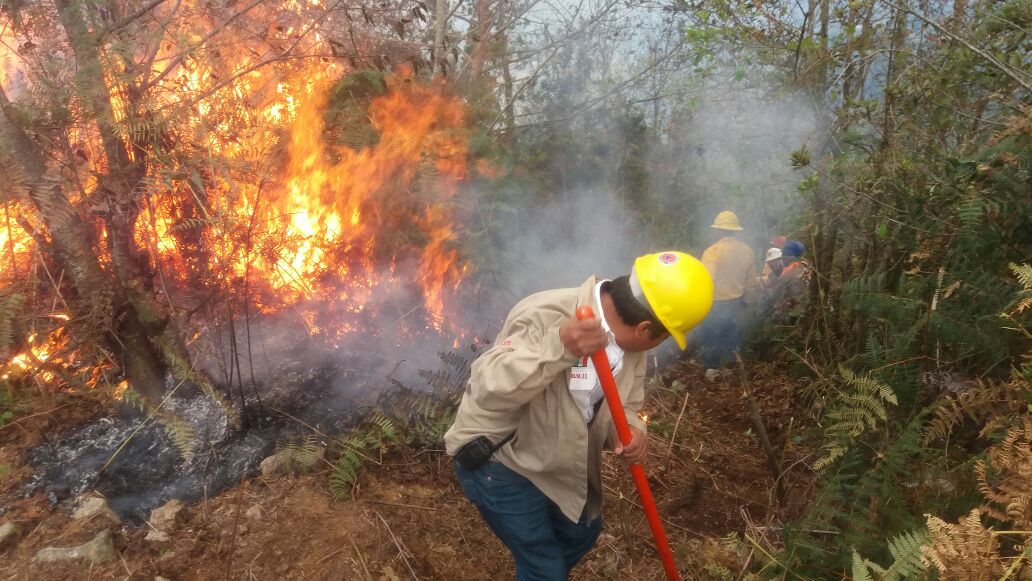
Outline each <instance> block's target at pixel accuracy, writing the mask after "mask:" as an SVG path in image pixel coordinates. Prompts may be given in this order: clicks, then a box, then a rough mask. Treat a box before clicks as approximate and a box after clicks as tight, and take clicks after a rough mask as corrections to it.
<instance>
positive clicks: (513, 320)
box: [444, 277, 645, 522]
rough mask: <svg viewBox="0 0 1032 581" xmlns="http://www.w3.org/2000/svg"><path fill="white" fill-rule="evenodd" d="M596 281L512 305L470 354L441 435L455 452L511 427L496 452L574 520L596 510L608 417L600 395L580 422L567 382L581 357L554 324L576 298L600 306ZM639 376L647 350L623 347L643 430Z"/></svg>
mask: <svg viewBox="0 0 1032 581" xmlns="http://www.w3.org/2000/svg"><path fill="white" fill-rule="evenodd" d="M595 284H596V279H595V277H591V278H589V279H588V280H587V281H585V282H584V283H583V284H582V285H581V286H580V287H579V288H568V289H560V290H553V291H545V292H541V293H537V294H535V295H531V296H530V297H527V298H526V299H524V300H522V301H521V302H520V303H519V304H517V305H516V306H515V307H513V309H512V311H511V312H510V313H509V316H508V317H507V318H506V319H505V323H504V325H503V326H502V330H501V332H500V333H499V334H498V338H497V339H496V340H495V343H494V345H493V346H492V347H491V348H490V349H488V350H487V351H486V352H484V354H483V355H481V356H480V357H479V358H478V359H477V360H476V361H474V362H473V370H472V375H471V377H470V380H469V383H468V384H467V385H466V392H465V393H464V394H463V396H462V402H461V403H460V404H459V410H458V413H457V414H456V417H455V423H454V424H453V425H452V427H451V428H450V429H449V430H448V433H446V434H445V435H444V443H445V446H446V448H447V450H448V454H450V455H452V456H454V455H455V454H456V453H457V452H458V451H459V450H460V449H461V448H462V446H464V445H465V444H466V443H467V442H469V441H470V440H472V439H474V438H476V437H477V436H487V437H488V438H489V439H490V440H491V441H492V442H499V441H501V440H502V439H503V438H505V437H506V436H508V435H509V434H511V433H513V432H515V433H516V437H515V438H513V440H512V441H511V442H509V443H508V444H506V445H505V446H503V447H502V448H501V449H500V450H498V452H496V453H495V457H496V459H497V460H498V461H499V462H501V463H502V464H504V465H505V466H507V467H508V468H510V469H512V470H513V471H515V472H517V473H519V474H521V475H523V476H524V477H526V478H527V479H528V480H530V481H531V482H533V483H534V485H535V486H537V488H538V490H540V491H541V492H543V493H544V494H545V495H546V496H548V498H550V499H551V500H552V501H553V502H555V503H556V505H558V506H559V508H560V509H561V510H562V511H563V514H564V515H566V517H567V518H569V519H570V520H571V521H573V522H577V521H578V520H579V519H580V516H581V513H582V512H583V511H584V509H585V507H587V508H588V516H589V518H594V517H596V516H598V515H599V514H600V513H601V509H602V475H601V468H600V466H601V457H602V448H603V446H604V445H605V444H606V440H607V439H608V437H609V434H610V432H611V431H612V429H613V419H612V416H611V415H610V414H609V407H608V406H607V405H606V404H605V403H604V402H603V403H602V405H601V407H600V408H599V410H598V412H597V413H596V414H595V417H594V419H593V420H592V422H591V423H590V424H585V423H584V418H583V416H581V411H580V409H579V408H578V407H577V404H576V402H575V401H574V399H573V396H572V395H570V390H569V378H570V368H571V367H572V366H573V365H574V364H576V363H577V362H578V361H577V358H576V357H574V356H573V355H572V354H570V352H569V351H567V350H566V348H565V347H563V343H562V341H560V340H559V326H560V325H562V323H563V322H564V321H566V320H567V319H569V318H571V317H573V316H574V312H575V311H576V310H577V307H579V306H581V305H591V306H592V308H594V309H595V312H596V313H599V312H601V308H602V307H601V306H600V305H598V304H595V300H594V297H593V290H594V288H595ZM589 365H590V363H589ZM644 382H645V353H630V352H628V353H625V354H624V358H623V367H622V369H621V370H620V372H619V373H618V374H617V375H616V385H617V389H618V390H619V392H620V399H621V400H622V402H623V406H624V410H625V411H626V414H627V421H628V423H630V424H631V425H632V426H635V427H637V428H639V429H640V430H641V431H642V432H645V425H644V422H642V421H641V419H640V418H638V411H639V410H640V409H641V406H642V404H643V403H644V401H645V386H644Z"/></svg>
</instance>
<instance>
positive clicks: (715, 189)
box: [653, 75, 821, 254]
mask: <svg viewBox="0 0 1032 581" xmlns="http://www.w3.org/2000/svg"><path fill="white" fill-rule="evenodd" d="M718 76H720V75H718ZM740 85H741V86H732V87H731V88H730V90H729V89H728V88H727V87H714V88H709V89H704V90H701V91H700V92H699V93H698V94H696V95H694V96H693V97H692V99H691V100H689V102H688V104H687V105H686V106H684V107H681V108H679V109H675V110H674V111H673V112H672V114H671V119H670V124H669V132H668V135H669V138H668V139H667V140H666V141H665V142H664V143H662V144H660V145H659V146H658V147H657V148H655V150H654V151H653V156H654V157H653V159H654V165H656V166H660V167H670V166H674V167H677V168H678V171H676V172H674V173H672V174H667V175H664V176H661V178H660V180H661V181H660V183H656V184H654V185H655V186H658V187H655V188H654V189H653V194H654V195H655V196H656V197H657V203H658V205H661V206H665V205H669V204H670V200H669V199H664V197H667V196H670V195H675V196H683V197H687V198H689V199H691V200H692V205H693V207H694V210H695V211H694V212H693V213H692V214H690V215H686V216H684V217H683V218H684V220H685V224H686V228H687V229H688V231H689V232H690V234H691V237H692V239H691V244H692V245H693V247H694V248H697V249H700V250H701V249H702V248H704V247H705V246H706V245H707V244H708V243H709V242H710V241H711V240H712V238H713V233H712V231H711V230H710V228H709V225H710V224H711V223H712V220H713V218H714V217H715V216H716V215H717V213H718V212H720V211H722V210H732V211H734V212H735V213H736V214H737V215H738V218H739V220H740V221H741V224H742V227H743V228H744V229H745V230H744V232H743V233H742V238H743V240H745V241H746V242H747V243H749V244H750V245H751V246H753V247H754V250H756V251H757V253H758V254H760V253H762V251H763V250H765V249H766V247H767V246H769V242H768V241H769V240H770V239H771V238H772V237H774V236H776V235H788V236H791V235H793V234H796V233H797V232H798V230H799V228H800V226H801V224H799V222H798V220H797V219H796V217H797V215H798V212H799V208H800V203H801V201H802V200H801V197H800V195H799V193H798V192H797V189H796V186H797V184H798V183H799V181H800V179H801V178H802V177H803V176H802V175H801V172H800V171H798V170H794V169H793V168H792V167H791V165H790V162H789V160H790V155H791V152H792V151H794V150H797V149H799V148H800V147H803V146H808V147H809V148H810V149H811V150H813V149H814V142H815V141H816V139H817V136H818V132H819V129H820V127H821V124H820V122H819V116H818V114H817V112H816V110H815V109H814V108H813V107H812V106H811V105H810V104H809V102H808V100H807V99H805V98H802V97H799V96H796V95H792V94H785V93H780V92H776V91H774V90H773V89H771V88H769V87H765V86H763V85H762V84H761V85H753V86H750V85H746V84H745V83H741V84H740Z"/></svg>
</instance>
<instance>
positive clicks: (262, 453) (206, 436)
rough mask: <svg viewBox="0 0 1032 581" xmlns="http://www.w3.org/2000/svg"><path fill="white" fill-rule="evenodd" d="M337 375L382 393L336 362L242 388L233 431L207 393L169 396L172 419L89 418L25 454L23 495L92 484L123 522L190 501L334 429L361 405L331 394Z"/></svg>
mask: <svg viewBox="0 0 1032 581" xmlns="http://www.w3.org/2000/svg"><path fill="white" fill-rule="evenodd" d="M345 378H346V379H347V380H349V383H352V385H355V384H359V385H364V388H365V389H366V390H368V391H370V392H376V391H379V390H380V389H382V388H378V387H376V386H375V385H374V384H375V382H376V381H378V379H377V378H371V377H368V376H366V377H360V374H358V373H355V372H354V371H353V370H352V371H348V370H346V369H344V368H343V367H342V366H339V365H338V366H334V367H325V368H321V369H314V370H313V369H308V370H300V371H299V370H297V369H285V370H283V372H282V373H281V374H280V375H279V376H277V377H275V378H270V381H269V382H267V383H266V384H264V385H262V386H252V388H251V389H250V390H249V391H250V392H251V393H246V394H245V401H246V405H245V411H244V414H243V416H242V421H243V424H244V426H245V427H244V428H243V429H242V430H235V429H233V428H232V426H231V425H230V423H229V421H228V419H227V417H226V414H225V411H224V410H223V409H222V407H221V406H220V405H219V404H217V403H216V402H214V401H213V400H211V399H210V398H208V397H206V396H197V397H193V398H189V399H186V398H178V397H175V396H174V395H173V396H171V397H168V399H167V400H166V401H165V402H164V404H163V405H162V406H161V409H162V410H164V411H166V412H169V413H170V414H173V415H174V416H175V417H176V418H178V420H179V422H176V423H168V422H164V423H163V422H162V421H160V420H159V419H157V418H155V417H150V418H148V417H147V415H146V414H140V415H139V416H138V417H127V416H124V415H116V416H113V417H102V418H99V419H96V420H93V421H92V422H90V423H88V424H86V425H84V426H81V427H79V428H77V429H75V430H74V431H72V432H71V433H69V434H65V435H63V437H61V438H60V439H58V440H56V441H50V442H48V443H46V444H43V445H41V446H38V447H36V448H34V449H32V450H30V451H29V453H28V460H29V463H30V464H31V465H32V466H34V467H35V468H36V470H37V472H36V474H35V475H34V476H32V477H31V478H30V479H29V481H28V482H27V484H26V487H25V493H26V495H31V494H35V493H37V492H40V491H44V492H45V493H46V495H47V498H48V500H49V501H50V502H51V503H52V504H57V503H60V502H62V501H66V500H71V499H75V498H77V497H78V496H80V495H81V494H83V493H86V492H89V491H92V490H96V491H99V492H100V493H101V494H103V495H104V497H105V498H106V499H107V502H108V506H110V507H111V509H112V510H114V511H115V512H116V513H117V514H118V515H119V516H120V517H121V518H122V519H124V520H126V521H127V522H130V523H142V522H143V521H145V520H146V519H147V516H148V515H149V514H150V511H151V510H152V509H154V508H156V507H158V506H161V505H162V504H164V503H165V502H167V501H168V500H170V499H173V498H177V499H180V500H182V501H184V502H188V503H190V502H198V501H201V500H203V499H204V498H206V497H211V496H214V495H216V494H218V493H220V492H221V491H223V490H225V489H227V488H230V487H232V486H235V485H237V484H239V483H240V481H241V479H243V478H244V477H246V476H250V475H253V474H256V473H257V472H258V467H259V464H260V463H261V461H262V459H264V458H265V457H266V456H268V455H269V454H271V453H272V452H273V451H274V449H275V447H276V444H277V442H282V441H284V440H285V439H287V438H290V437H292V436H294V435H297V434H303V433H310V432H311V427H315V428H316V429H318V430H319V431H320V432H322V433H326V434H337V433H341V432H342V431H343V430H344V429H346V428H347V427H348V426H350V425H351V424H352V423H353V422H354V420H355V418H356V417H357V416H358V415H359V412H360V411H361V410H360V409H359V408H357V407H356V406H355V403H356V402H355V401H354V400H352V399H348V400H343V399H341V398H340V397H338V393H337V387H336V386H337V385H339V383H340V382H341V381H342V380H343V379H345ZM381 382H382V380H381ZM229 395H230V396H232V392H231V393H230V394H229ZM234 403H235V404H239V400H236V401H234Z"/></svg>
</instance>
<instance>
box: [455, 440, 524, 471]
mask: <svg viewBox="0 0 1032 581" xmlns="http://www.w3.org/2000/svg"><path fill="white" fill-rule="evenodd" d="M515 436H516V432H513V433H511V434H509V435H508V436H506V437H505V439H504V440H502V441H501V442H498V443H497V444H492V443H491V440H488V439H487V436H477V437H476V438H473V439H472V440H471V441H470V442H469V443H468V444H466V445H465V446H463V447H462V448H461V449H460V450H459V453H458V454H456V455H455V461H456V462H457V463H458V464H459V466H462V468H463V469H464V470H476V469H477V468H480V467H481V466H483V465H484V464H485V463H486V462H487V461H488V460H490V459H491V456H493V455H494V453H495V452H497V451H498V449H499V448H501V447H502V446H504V445H506V444H508V443H509V440H511V439H513V437H515Z"/></svg>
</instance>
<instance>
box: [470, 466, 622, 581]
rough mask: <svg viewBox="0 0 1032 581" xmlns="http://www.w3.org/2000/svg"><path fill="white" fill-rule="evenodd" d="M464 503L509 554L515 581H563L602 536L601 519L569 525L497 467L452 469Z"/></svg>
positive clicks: (525, 483) (529, 487)
mask: <svg viewBox="0 0 1032 581" xmlns="http://www.w3.org/2000/svg"><path fill="white" fill-rule="evenodd" d="M455 475H456V476H457V477H458V479H459V484H461V485H462V490H463V492H465V493H466V498H469V499H470V501H472V502H473V504H475V505H477V509H478V510H479V511H480V514H481V516H483V517H484V520H485V521H486V522H487V526H488V527H490V528H491V531H492V532H494V534H495V535H497V536H498V538H499V539H501V541H502V543H504V544H505V546H506V547H508V548H509V551H511V552H512V558H513V559H514V560H515V561H516V581H563V580H564V579H566V577H567V575H568V574H569V573H570V570H571V569H573V566H574V565H576V564H577V562H578V561H580V560H581V557H583V556H584V555H586V554H587V553H588V551H590V550H591V547H592V546H594V544H595V541H596V540H597V539H598V534H599V533H600V532H601V531H602V518H601V517H599V518H596V519H595V520H594V521H591V522H588V519H587V517H586V515H581V519H580V522H573V521H571V520H570V519H568V518H566V516H565V515H563V513H562V511H561V510H559V507H558V506H557V505H556V504H555V503H554V502H552V501H551V500H549V498H548V497H547V496H545V495H544V494H543V493H542V492H541V491H540V490H538V489H537V487H536V486H534V484H533V483H531V481H529V480H527V479H526V478H524V477H523V476H520V475H519V474H517V473H515V472H513V471H512V470H510V469H508V468H506V467H505V466H504V465H502V464H501V463H498V462H487V463H485V464H484V465H483V466H481V467H479V468H477V469H476V470H465V469H463V468H462V467H461V466H459V465H458V464H456V465H455Z"/></svg>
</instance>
